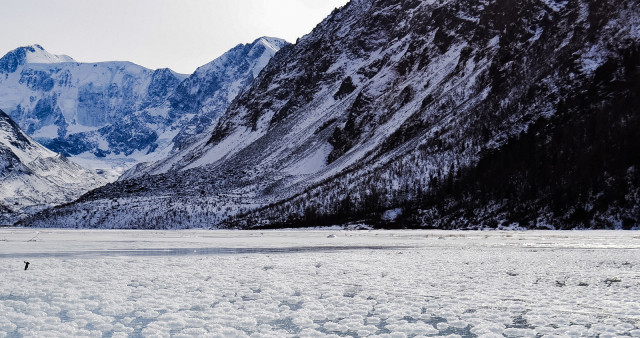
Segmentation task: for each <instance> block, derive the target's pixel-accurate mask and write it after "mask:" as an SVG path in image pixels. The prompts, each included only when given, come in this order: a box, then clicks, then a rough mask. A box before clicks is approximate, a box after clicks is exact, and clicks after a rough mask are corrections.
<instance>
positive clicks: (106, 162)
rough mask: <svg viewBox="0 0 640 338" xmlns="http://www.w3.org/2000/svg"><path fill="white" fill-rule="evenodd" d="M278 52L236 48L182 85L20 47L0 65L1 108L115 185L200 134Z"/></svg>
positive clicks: (275, 43) (173, 78)
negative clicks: (125, 172) (108, 172)
mask: <svg viewBox="0 0 640 338" xmlns="http://www.w3.org/2000/svg"><path fill="white" fill-rule="evenodd" d="M284 44H286V43H285V42H284V41H283V40H279V39H274V38H260V39H258V40H256V41H255V42H253V43H252V44H248V45H239V46H237V47H235V48H234V49H232V50H231V51H229V52H228V53H226V54H224V55H223V56H221V57H220V58H218V59H216V60H214V61H213V62H212V63H211V64H208V65H205V66H203V67H201V68H200V69H198V71H196V72H195V74H193V75H191V76H189V77H187V76H186V75H181V74H176V73H175V72H173V71H171V70H169V69H158V70H155V71H154V70H150V69H146V68H144V67H142V66H138V65H135V64H133V63H129V62H101V63H77V62H75V61H74V60H73V59H71V58H69V57H66V56H56V55H52V54H50V53H48V52H46V51H45V50H44V49H43V48H42V47H41V46H39V45H34V46H28V47H21V48H18V49H16V50H14V51H12V52H9V53H8V54H7V55H5V56H4V57H3V58H2V59H0V108H2V109H4V110H5V111H7V112H8V114H9V115H10V116H11V117H12V118H13V119H14V120H15V121H16V122H17V123H18V124H19V125H20V126H21V127H22V128H23V130H25V131H26V133H27V134H29V135H30V136H32V137H33V138H35V139H36V140H38V141H39V142H41V143H42V144H43V145H45V146H46V147H48V148H50V149H52V150H54V151H56V152H60V153H62V154H65V155H66V156H69V157H70V158H71V159H73V160H74V161H76V162H78V163H81V164H82V165H84V166H86V167H91V168H101V169H105V168H106V169H114V171H115V172H116V173H114V175H112V176H111V178H112V179H115V178H116V177H117V175H118V172H120V171H122V169H124V168H126V167H130V166H131V165H133V164H135V163H138V162H141V161H149V160H157V159H159V158H163V157H164V156H166V155H167V154H169V153H170V152H171V150H172V149H173V148H174V147H175V146H176V145H180V146H181V145H183V144H185V143H186V142H187V140H188V139H190V138H191V137H193V136H195V135H196V134H198V133H200V132H202V131H203V129H204V128H206V127H207V126H208V125H209V124H211V123H213V122H212V121H214V120H215V118H216V116H217V114H218V113H219V112H222V111H224V110H225V109H226V107H227V105H228V104H229V102H230V101H231V100H232V99H233V97H235V95H237V93H238V92H239V91H240V90H241V89H242V88H244V86H246V85H247V84H249V83H251V81H252V80H253V77H254V76H255V75H256V74H257V73H259V72H260V70H261V69H262V67H264V65H265V64H266V61H268V60H269V59H270V58H271V56H273V55H274V54H275V52H276V51H277V50H278V49H279V48H280V47H281V46H283V45H284ZM203 106H206V109H202V107H203Z"/></svg>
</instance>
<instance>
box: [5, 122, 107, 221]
mask: <svg viewBox="0 0 640 338" xmlns="http://www.w3.org/2000/svg"><path fill="white" fill-rule="evenodd" d="M106 183H107V180H106V179H104V178H102V177H101V176H100V175H98V174H96V173H95V172H94V171H91V170H87V169H84V168H82V167H81V166H79V165H77V164H75V163H73V162H71V161H70V160H68V159H67V158H65V157H64V156H61V155H60V154H57V153H54V152H52V151H50V150H48V149H46V148H45V147H43V146H42V145H40V144H38V143H37V142H35V141H34V140H33V139H31V138H30V137H29V136H27V135H26V134H24V133H23V132H22V130H20V128H19V127H18V125H17V124H15V123H14V122H13V121H12V120H11V119H10V118H9V116H8V115H6V114H5V113H4V112H3V111H1V110H0V207H1V208H2V212H0V224H2V225H4V224H12V223H13V222H15V221H16V220H17V219H18V218H20V217H24V216H26V214H27V213H29V212H35V211H38V210H41V209H44V208H46V207H50V206H54V205H57V204H62V203H66V202H70V201H72V200H74V199H76V198H78V197H79V196H80V195H82V194H83V193H85V192H87V191H89V190H91V189H94V188H97V187H99V186H101V185H104V184H106Z"/></svg>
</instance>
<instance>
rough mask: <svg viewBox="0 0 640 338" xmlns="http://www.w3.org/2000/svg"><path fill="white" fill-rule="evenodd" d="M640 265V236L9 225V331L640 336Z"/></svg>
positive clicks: (5, 269)
mask: <svg viewBox="0 0 640 338" xmlns="http://www.w3.org/2000/svg"><path fill="white" fill-rule="evenodd" d="M330 234H334V235H335V237H333V238H328V236H327V235H330ZM24 260H28V261H29V262H30V263H31V265H30V266H29V269H28V270H27V271H24V264H23V261H24ZM638 267H640V232H610V231H603V232H600V231H588V232H444V231H336V230H335V229H332V230H331V231H315V230H314V231H264V232H256V231H254V232H245V231H149V232H142V231H108V230H102V231H73V230H66V231H65V230H31V229H14V228H9V229H6V228H5V229H0V280H1V281H2V288H0V313H2V316H0V337H20V336H45V335H46V336H53V337H68V336H90V337H94V336H95V337H102V336H107V337H109V336H111V337H120V336H127V335H129V336H133V337H139V336H142V337H151V336H154V337H155V336H160V337H163V336H167V337H168V336H176V337H196V336H214V337H216V336H240V337H243V336H244V337H248V336H252V337H253V336H255V337H287V336H302V337H311V336H314V337H315V336H319V337H322V336H331V335H334V336H380V337H418V336H429V335H442V336H447V335H452V336H486V337H491V336H503V335H504V336H510V337H522V336H543V335H560V336H598V335H599V336H601V337H604V336H620V335H632V336H637V335H638V334H639V333H640V304H639V303H638V301H637V300H638V299H640V275H638Z"/></svg>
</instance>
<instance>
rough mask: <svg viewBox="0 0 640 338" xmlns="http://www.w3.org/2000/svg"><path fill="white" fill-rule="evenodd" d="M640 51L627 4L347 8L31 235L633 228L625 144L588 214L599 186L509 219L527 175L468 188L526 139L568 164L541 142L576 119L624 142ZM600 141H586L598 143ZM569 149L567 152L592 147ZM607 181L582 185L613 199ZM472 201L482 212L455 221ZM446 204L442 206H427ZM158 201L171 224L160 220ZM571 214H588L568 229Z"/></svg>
mask: <svg viewBox="0 0 640 338" xmlns="http://www.w3.org/2000/svg"><path fill="white" fill-rule="evenodd" d="M639 39H640V8H639V5H638V4H637V3H636V2H633V1H622V2H620V1H586V0H583V1H581V0H569V1H555V0H526V1H517V2H514V1H511V0H495V1H480V2H477V1H468V0H450V1H394V0H353V1H351V2H350V3H349V4H348V5H346V6H345V7H343V8H341V9H339V10H336V11H334V12H333V13H332V14H331V15H330V16H329V17H328V18H327V19H326V20H324V21H323V22H322V23H321V24H320V25H318V26H317V27H316V28H315V29H314V30H313V32H312V33H310V34H309V35H307V36H305V37H304V38H302V39H301V40H300V41H299V42H298V43H297V44H296V45H294V46H289V47H285V48H283V49H282V50H281V51H280V52H279V53H278V54H276V56H275V57H274V58H273V59H272V60H271V62H270V63H269V64H268V65H267V66H266V67H265V69H264V70H263V71H262V72H261V73H260V75H259V76H258V77H257V79H256V80H255V81H254V82H253V84H252V85H251V87H250V88H248V89H247V90H245V91H244V92H242V93H241V94H240V95H239V96H238V97H237V98H236V99H235V100H234V101H233V103H232V104H231V105H230V107H229V108H228V109H227V111H226V112H225V114H224V115H223V116H222V117H221V118H220V120H219V121H218V123H217V125H216V127H215V129H213V130H212V132H211V133H210V136H209V137H208V138H206V140H202V141H201V142H197V143H194V144H192V146H191V147H189V148H188V149H185V151H184V152H181V153H180V154H179V155H178V156H173V157H171V158H170V159H169V160H167V161H164V162H163V163H162V165H161V166H155V167H151V168H150V169H149V170H148V171H146V172H145V174H143V175H139V176H136V177H132V179H130V180H124V181H122V182H117V183H116V184H110V185H107V186H105V187H104V188H101V189H98V190H95V191H93V192H92V193H90V194H88V195H86V196H84V197H83V198H82V199H81V200H79V201H78V202H76V203H74V204H72V205H68V206H65V207H63V208H59V209H56V210H51V211H49V212H47V213H45V214H42V215H40V216H38V217H36V218H33V219H31V220H30V221H29V222H28V223H27V224H31V225H44V223H43V222H42V221H41V220H42V219H43V218H45V217H46V218H47V219H50V220H53V223H51V224H56V225H68V224H71V223H73V222H74V221H75V220H77V217H78V215H81V214H85V213H90V214H93V215H95V216H96V217H95V218H96V219H100V221H99V222H94V223H92V224H90V226H107V227H135V226H137V225H138V224H142V225H143V226H145V227H157V226H163V225H165V226H171V227H183V226H211V225H218V224H223V225H234V226H240V227H254V226H281V225H288V226H298V225H317V224H336V223H345V222H357V221H367V222H381V223H384V224H394V222H399V221H400V220H403V221H405V222H407V223H406V224H411V225H413V226H438V227H475V226H508V225H512V224H517V225H520V226H527V227H536V226H545V225H549V226H551V227H553V226H567V227H575V226H580V225H581V224H582V225H583V226H587V227H593V226H596V225H598V224H597V223H598V222H604V223H603V224H604V226H606V227H616V226H620V224H622V223H624V224H626V225H625V226H627V227H628V226H631V227H633V226H637V224H638V223H639V222H640V221H639V220H638V219H637V217H636V218H633V217H631V218H628V217H627V218H626V220H625V221H622V220H621V219H620V216H616V215H620V212H618V211H620V210H623V211H625V215H626V214H633V212H632V211H629V210H632V209H633V206H634V202H633V201H634V198H636V197H633V196H635V195H634V194H636V195H637V189H636V188H637V183H634V182H637V176H636V175H635V174H634V173H635V170H636V169H635V167H634V166H635V164H634V163H632V162H633V161H631V162H630V161H627V159H628V158H629V151H633V149H637V147H636V145H637V141H634V140H633V139H625V140H622V141H620V142H618V143H619V144H620V146H619V149H625V152H624V153H619V154H614V155H613V156H614V157H616V156H617V157H616V158H617V159H611V160H610V161H611V163H614V164H611V166H614V167H615V168H616V169H615V172H616V173H617V174H615V175H613V176H611V177H614V176H615V177H614V180H626V181H625V182H630V183H628V189H627V190H625V191H626V192H625V194H623V197H620V196H617V197H615V196H614V197H612V198H611V199H608V200H606V201H600V202H598V203H599V204H598V207H597V208H590V207H589V203H592V202H597V201H596V200H594V198H596V197H595V196H598V193H599V192H598V190H597V187H594V188H593V189H592V191H591V190H588V189H591V188H585V189H587V190H585V191H579V190H580V189H579V188H576V190H575V191H572V192H571V194H568V193H567V194H565V195H567V196H568V195H571V196H574V195H577V196H578V197H576V198H559V199H557V203H556V204H557V205H555V206H553V207H551V206H550V205H551V204H552V203H551V202H550V198H549V194H545V193H541V194H539V195H535V194H534V195H533V197H527V198H525V197H521V198H520V197H519V198H520V199H517V200H516V202H515V206H525V205H531V206H535V207H531V208H525V209H526V212H524V213H521V214H510V213H508V212H507V211H508V210H513V208H514V205H511V204H509V203H505V201H507V200H509V199H510V198H511V197H512V195H509V189H511V188H513V187H517V186H519V185H521V183H522V182H523V181H522V180H524V179H525V178H527V177H529V176H530V175H529V174H527V172H526V171H522V170H521V169H522V168H521V167H519V166H514V167H513V168H511V169H509V170H511V171H505V172H501V171H495V172H494V173H495V175H506V174H510V175H511V176H508V177H507V178H509V177H511V178H513V179H512V180H511V179H504V180H503V181H505V182H508V184H507V185H506V186H504V187H503V188H501V189H498V190H497V191H494V192H493V193H492V194H490V195H484V194H483V192H482V191H478V189H480V188H483V189H484V188H486V187H487V186H486V185H483V186H480V187H478V186H477V185H473V184H470V183H468V184H464V185H461V183H460V182H469V181H467V180H472V179H470V178H469V177H476V176H474V175H477V173H478V171H479V170H480V169H479V168H486V164H487V163H493V164H492V168H493V167H494V166H503V167H506V166H505V163H501V162H499V161H498V162H487V161H489V159H493V160H492V161H497V160H495V159H494V158H493V157H491V156H496V158H498V159H500V158H503V157H501V156H502V155H500V154H504V152H508V151H513V150H509V149H511V148H509V147H515V146H514V144H518V143H517V142H524V143H526V142H525V141H519V140H521V139H522V138H523V137H533V139H532V140H530V141H527V142H531V143H530V144H529V143H527V144H529V146H530V147H532V148H526V149H543V150H541V151H542V152H543V153H544V154H545V155H544V156H545V157H549V158H556V159H558V158H560V159H566V161H571V160H572V158H570V157H566V154H565V153H562V152H559V150H558V149H555V148H554V147H551V146H549V144H553V143H548V142H549V138H551V137H553V135H556V133H557V132H558V130H563V128H564V126H574V127H575V128H576V129H578V128H580V127H579V126H582V125H583V124H581V123H580V121H582V119H583V118H585V119H586V118H587V116H592V115H593V116H599V114H601V113H602V111H605V112H606V111H608V110H607V109H609V108H607V107H613V106H614V103H615V102H616V101H619V102H624V104H623V105H624V107H626V108H625V109H627V110H626V111H625V112H620V114H618V115H616V114H613V115H610V116H611V119H614V120H615V121H617V122H616V123H617V125H618V126H619V129H620V130H619V132H620V133H621V135H628V133H627V132H626V131H628V130H630V129H628V128H630V126H632V125H634V123H635V122H634V121H636V119H634V118H635V117H637V116H638V112H637V110H636V108H635V107H637V105H633V104H632V103H633V102H634V101H633V99H630V97H633V95H632V93H634V87H633V79H634V78H635V76H636V75H635V74H636V73H637V66H635V63H634V62H635V61H636V59H637V54H636V53H635V50H637V46H638V44H639ZM603 73H609V74H613V75H612V76H609V77H603V75H602V74H603ZM623 79H626V80H624V81H623V82H624V84H620V85H619V86H617V85H610V83H609V82H614V83H617V82H616V81H622V80H623ZM585 93H591V94H592V95H586V94H585ZM625 93H626V94H625ZM621 97H624V98H626V99H625V100H624V101H621ZM611 109H615V108H611ZM599 112H600V113H599ZM587 113H588V114H587ZM583 114H586V115H584V116H583ZM589 121H590V120H589ZM594 121H598V120H597V118H596V119H595V120H594ZM626 121H631V122H632V123H630V124H628V123H627V122H626ZM545 123H546V124H549V125H550V126H549V127H544V126H545V125H546V124H545ZM567 128H568V130H573V129H571V128H569V127H567ZM572 128H573V127H572ZM531 130H536V131H537V134H535V135H530V134H531ZM597 134H598V135H600V134H602V133H601V132H598V133H597ZM527 135H529V136H527ZM607 135H609V134H607ZM560 137H561V138H562V136H560ZM607 137H613V136H612V135H609V136H607ZM607 137H605V138H604V139H597V138H593V139H589V140H590V141H585V143H583V145H584V146H585V147H587V148H588V147H598V146H597V145H598V144H601V143H605V144H608V143H610V142H609V139H608V138H607ZM565 140H568V139H565ZM563 142H567V144H565V143H563ZM563 142H559V143H558V144H559V145H562V147H564V148H563V149H565V150H564V151H568V150H566V149H572V151H573V150H575V151H582V150H584V149H585V148H584V147H577V146H575V144H574V145H571V142H569V141H563ZM634 142H635V143H634ZM618 143H616V144H618ZM605 148H606V147H605ZM615 149H618V148H615ZM531 156H533V155H531ZM592 160H593V161H597V160H596V159H592ZM514 161H516V162H518V163H535V162H526V161H525V160H523V159H517V160H516V159H514ZM587 165H588V162H587ZM567 167H570V166H567ZM576 167H580V166H577V165H576ZM554 168H555V167H554ZM606 168H608V167H606V166H604V167H601V169H598V170H595V171H594V172H591V173H589V174H585V175H587V176H586V177H592V178H593V179H594V180H596V181H598V182H600V181H602V182H605V183H603V184H604V185H606V184H607V183H606V182H607V181H608V179H607V177H608V175H610V174H609V171H608V169H606ZM557 170H558V171H556V169H549V170H547V171H543V172H546V173H557V174H558V175H561V176H562V175H564V177H565V178H566V177H571V173H572V169H571V168H563V169H562V170H560V169H557ZM563 170H564V171H563ZM609 170H610V169H609ZM622 172H624V173H625V174H624V175H622V174H619V173H622ZM531 175H533V176H536V175H537V174H536V175H534V174H531ZM589 175H591V176H589ZM627 176H629V177H630V178H627ZM540 177H541V178H540V181H539V182H538V183H536V184H538V185H540V186H548V187H550V188H549V189H558V191H561V192H562V191H563V190H562V189H564V187H563V185H562V182H567V179H562V180H560V181H559V182H560V184H559V185H557V184H554V183H552V181H551V180H550V177H553V174H544V175H541V176H540ZM485 179H486V182H492V181H491V180H490V179H488V178H485ZM494 179H495V177H494ZM472 181H473V180H472ZM534 181H535V180H534ZM609 181H610V180H609ZM483 182H485V181H483ZM621 184H622V183H621ZM625 184H627V183H625ZM634 184H636V186H635V187H636V188H634ZM575 186H579V184H575ZM634 189H636V190H634ZM516 190H518V189H516ZM543 191H544V190H543ZM634 191H635V192H634ZM453 192H455V194H453V195H452V193H453ZM629 194H630V195H629ZM561 195H562V194H561ZM627 195H629V197H627ZM471 196H476V197H483V198H484V197H486V199H485V200H484V201H485V202H484V203H483V204H482V205H476V206H472V207H470V208H464V207H463V206H464V201H465V198H470V197H471ZM580 196H583V197H580ZM440 197H442V198H440ZM168 199H171V201H172V202H168V201H167V200H168ZM443 200H448V201H451V203H448V204H446V203H445V204H446V205H439V204H438V203H440V202H438V203H436V201H443ZM636 200H637V198H636ZM114 201H117V203H116V202H114ZM158 203H161V204H162V203H164V204H162V205H164V206H165V207H167V208H170V210H172V211H171V214H166V213H165V214H161V213H160V212H157V211H154V210H153V206H155V205H158ZM577 203H582V206H584V207H583V208H582V209H584V211H585V213H584V214H583V215H582V216H580V217H578V218H576V219H577V220H579V221H572V219H571V217H572V216H571V215H573V210H577V209H578V208H576V205H577ZM635 205H636V206H637V203H635ZM616 208H618V209H616ZM630 208H631V209H630ZM616 210H618V211H616ZM141 211H143V212H141ZM627 211H629V212H627ZM230 215H235V216H234V217H232V218H229V216H230ZM402 215H404V216H402ZM478 215H480V216H478ZM402 217H404V218H402ZM616 217H618V218H617V219H616ZM625 217H626V216H625Z"/></svg>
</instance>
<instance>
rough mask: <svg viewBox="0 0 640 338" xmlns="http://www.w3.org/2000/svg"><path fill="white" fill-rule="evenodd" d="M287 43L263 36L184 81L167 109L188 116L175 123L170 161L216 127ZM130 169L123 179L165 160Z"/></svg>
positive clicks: (138, 173)
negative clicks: (232, 102) (222, 116)
mask: <svg viewBox="0 0 640 338" xmlns="http://www.w3.org/2000/svg"><path fill="white" fill-rule="evenodd" d="M287 44H288V43H287V42H286V41H284V40H282V39H277V38H270V37H262V38H259V39H257V40H255V41H254V42H253V43H251V44H240V45H238V46H236V47H234V48H233V49H231V50H229V51H228V52H227V53H225V54H223V55H222V56H220V57H219V58H217V59H215V60H213V61H212V62H210V63H208V64H206V65H204V66H202V67H199V68H198V69H197V70H196V71H195V72H194V73H193V74H192V75H191V76H189V77H188V78H187V79H185V80H184V81H182V82H181V83H180V84H179V85H178V86H177V87H176V89H175V90H174V91H173V93H172V94H171V95H170V96H169V97H168V99H167V102H166V106H167V107H168V110H169V114H170V115H173V116H186V117H187V119H183V120H181V121H180V123H174V127H173V128H172V130H175V136H174V137H173V138H172V139H171V146H170V147H168V149H166V150H167V151H165V152H164V153H163V154H168V155H169V158H173V157H174V156H180V154H181V153H188V150H187V149H188V148H193V147H195V146H196V144H198V142H199V141H200V140H202V139H203V138H204V139H206V138H207V137H206V135H205V134H208V133H211V129H213V128H214V127H215V123H216V122H217V118H218V117H219V115H220V114H222V113H223V112H224V111H225V110H226V109H227V107H229V105H230V104H231V101H233V99H234V98H235V97H236V96H237V95H238V94H239V93H240V92H241V91H242V90H244V89H246V88H247V87H248V86H249V85H250V84H251V83H252V82H253V80H254V79H255V78H256V77H257V76H258V74H259V73H260V71H262V69H263V68H264V67H265V66H266V65H267V63H268V62H269V60H271V58H272V57H273V56H274V55H275V53H276V52H277V51H278V50H280V49H281V48H282V47H284V46H286V45H287ZM150 160H151V161H150V162H149V163H141V164H140V165H139V166H138V167H135V168H133V169H132V170H129V171H128V172H126V173H125V174H124V175H123V179H124V178H130V177H135V176H136V175H141V174H144V173H147V172H149V171H150V170H151V169H150V168H153V167H155V166H159V165H161V164H160V163H163V162H165V161H166V160H165V159H164V158H160V157H156V158H155V160H159V161H157V163H156V161H153V160H154V158H151V159H150Z"/></svg>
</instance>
